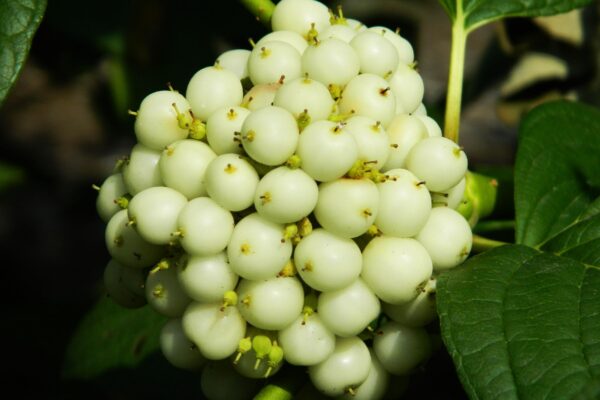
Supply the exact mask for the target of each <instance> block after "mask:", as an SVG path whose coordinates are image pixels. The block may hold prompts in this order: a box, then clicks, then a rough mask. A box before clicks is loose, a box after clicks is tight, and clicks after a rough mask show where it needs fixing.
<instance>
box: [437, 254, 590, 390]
mask: <svg viewBox="0 0 600 400" xmlns="http://www.w3.org/2000/svg"><path fill="white" fill-rule="evenodd" d="M437 299H438V312H439V314H440V322H441V327H442V335H443V338H444V342H445V343H446V347H447V348H448V350H449V352H450V354H451V356H452V358H453V360H454V363H455V366H456V368H457V371H458V373H459V376H460V378H461V381H462V383H463V386H464V387H465V390H466V391H467V393H468V394H469V396H470V397H471V398H473V399H476V398H482V399H497V398H502V399H567V398H572V397H574V396H577V395H582V394H583V393H586V391H593V390H594V386H593V382H594V379H595V378H597V377H598V376H599V375H600V314H599V313H598V310H599V309H600V270H598V269H596V268H590V267H586V266H585V265H584V264H582V263H580V262H577V261H575V260H572V259H569V258H566V257H559V256H556V255H553V254H549V253H540V252H537V251H536V250H534V249H531V248H529V247H525V246H520V245H511V246H504V247H500V248H497V249H494V250H492V251H489V252H486V253H483V254H481V255H478V256H476V257H473V258H472V259H470V260H468V261H467V262H466V263H464V264H463V266H462V267H460V268H459V269H457V270H455V271H452V273H447V274H442V275H440V277H439V280H438V292H437ZM590 385H592V386H590ZM583 398H586V397H583Z"/></svg>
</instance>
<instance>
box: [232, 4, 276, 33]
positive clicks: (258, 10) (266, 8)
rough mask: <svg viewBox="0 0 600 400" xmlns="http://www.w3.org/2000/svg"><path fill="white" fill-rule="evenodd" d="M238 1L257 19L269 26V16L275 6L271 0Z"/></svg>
mask: <svg viewBox="0 0 600 400" xmlns="http://www.w3.org/2000/svg"><path fill="white" fill-rule="evenodd" d="M240 2H241V3H242V5H243V6H244V7H246V8H247V9H248V11H250V12H251V13H252V14H253V15H254V16H255V17H256V19H257V20H258V21H260V22H262V23H263V24H264V25H266V26H267V27H270V25H271V16H272V15H273V9H274V8H275V4H274V3H273V2H272V1H271V0H240Z"/></svg>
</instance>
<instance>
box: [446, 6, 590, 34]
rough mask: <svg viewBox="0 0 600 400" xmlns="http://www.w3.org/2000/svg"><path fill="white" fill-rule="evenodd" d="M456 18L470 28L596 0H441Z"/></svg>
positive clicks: (566, 9) (555, 10)
mask: <svg viewBox="0 0 600 400" xmlns="http://www.w3.org/2000/svg"><path fill="white" fill-rule="evenodd" d="M439 1H440V3H441V4H442V6H443V7H444V9H445V10H446V12H447V13H448V15H449V16H450V18H451V19H452V20H453V21H457V20H458V21H461V22H462V23H464V27H465V29H467V30H473V29H475V28H477V27H479V26H481V25H484V24H486V23H488V22H492V21H495V20H497V19H500V18H505V17H537V16H543V15H554V14H560V13H564V12H567V11H570V10H573V9H575V8H580V7H583V6H585V5H587V4H589V3H591V2H592V1H593V0H462V1H461V0H439Z"/></svg>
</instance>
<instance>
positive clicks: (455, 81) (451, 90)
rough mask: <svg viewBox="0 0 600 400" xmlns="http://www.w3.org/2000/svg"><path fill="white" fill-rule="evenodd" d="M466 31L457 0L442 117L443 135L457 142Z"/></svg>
mask: <svg viewBox="0 0 600 400" xmlns="http://www.w3.org/2000/svg"><path fill="white" fill-rule="evenodd" d="M468 33H469V32H468V31H467V30H466V29H465V19H464V15H463V12H462V0H457V5H456V18H455V19H454V21H453V22H452V49H451V52H450V73H449V76H448V94H447V96H446V115H445V119H444V136H445V137H446V138H448V139H450V140H452V141H454V142H455V143H458V132H459V128H460V110H461V101H462V86H463V74H464V67H465V47H466V44H467V35H468Z"/></svg>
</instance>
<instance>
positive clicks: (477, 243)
mask: <svg viewBox="0 0 600 400" xmlns="http://www.w3.org/2000/svg"><path fill="white" fill-rule="evenodd" d="M506 244H508V243H506V242H502V241H500V240H494V239H489V238H486V237H483V236H479V235H473V252H474V253H482V252H484V251H487V250H491V249H493V248H495V247H500V246H504V245H506Z"/></svg>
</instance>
